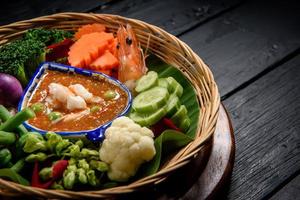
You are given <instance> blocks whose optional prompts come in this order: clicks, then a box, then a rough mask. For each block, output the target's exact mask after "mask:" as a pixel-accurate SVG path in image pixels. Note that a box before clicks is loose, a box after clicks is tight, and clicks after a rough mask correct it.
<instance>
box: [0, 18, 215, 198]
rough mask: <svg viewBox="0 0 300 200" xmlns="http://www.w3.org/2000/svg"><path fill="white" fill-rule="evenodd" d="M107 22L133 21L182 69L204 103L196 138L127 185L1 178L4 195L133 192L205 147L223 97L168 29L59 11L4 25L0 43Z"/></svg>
mask: <svg viewBox="0 0 300 200" xmlns="http://www.w3.org/2000/svg"><path fill="white" fill-rule="evenodd" d="M95 22H99V23H103V24H105V25H106V26H107V28H108V29H109V31H112V32H116V30H117V29H118V27H119V26H120V25H125V24H126V23H129V24H131V25H132V27H133V29H134V30H135V32H136V34H137V38H138V40H139V42H140V43H141V45H142V46H143V47H145V48H146V47H147V48H148V49H149V50H150V51H151V52H152V53H153V54H155V55H156V56H158V57H159V58H161V59H162V60H164V61H165V62H167V63H169V64H171V65H173V66H175V67H177V68H178V69H180V70H181V71H182V72H183V74H184V75H185V76H186V77H187V78H188V79H189V80H190V81H191V83H192V84H193V86H194V88H195V90H196V93H197V97H198V100H199V105H200V107H201V108H200V113H201V115H200V117H199V121H198V128H197V133H196V136H195V140H194V141H193V142H191V143H190V144H188V145H187V146H186V147H184V148H182V149H181V150H180V151H179V152H178V153H177V154H176V155H175V156H174V157H173V158H171V159H170V160H169V161H168V162H167V163H165V164H164V166H163V167H162V168H161V169H160V170H159V171H158V172H157V173H156V174H154V175H151V176H148V177H145V178H143V179H140V180H137V181H135V182H133V183H130V184H128V185H125V186H119V187H114V188H110V189H104V190H97V191H80V192H75V191H58V190H45V189H39V188H33V187H28V186H22V185H19V184H17V183H13V182H10V181H5V180H3V179H0V194H1V195H5V196H15V195H24V194H27V195H32V196H39V197H46V198H73V199H74V198H83V197H85V198H86V197H88V198H107V197H113V196H116V195H119V194H124V193H130V192H134V191H135V190H138V189H139V188H140V187H144V186H147V185H153V184H158V183H159V182H161V181H163V180H164V179H166V177H167V176H168V175H169V173H171V172H173V171H174V170H176V169H178V168H180V167H182V166H184V165H185V164H187V163H188V162H189V161H190V160H191V159H192V158H193V157H195V156H196V155H197V153H198V152H199V151H200V150H201V149H202V147H203V145H204V144H205V142H206V141H208V140H209V139H210V138H211V136H212V134H213V132H214V130H215V126H216V122H217V117H218V110H219V104H220V97H219V93H218V88H217V85H216V83H215V81H214V78H213V76H212V73H211V71H210V70H209V68H208V67H207V65H206V64H205V63H204V62H203V61H202V60H201V59H200V58H199V57H198V56H197V55H196V54H195V53H194V52H193V51H192V50H191V49H190V48H189V47H188V46H187V45H186V44H185V43H184V42H182V41H180V40H179V39H178V38H176V37H175V36H173V35H171V34H169V33H167V32H165V31H164V30H162V29H160V28H158V27H156V26H153V25H150V24H147V23H145V22H142V21H139V20H134V19H128V18H124V17H121V16H116V15H106V14H85V13H59V14H54V15H49V16H44V17H39V18H35V19H31V20H26V21H20V22H16V23H13V24H9V25H5V26H1V27H0V45H1V44H4V43H6V42H9V41H10V40H13V39H15V38H17V37H20V36H21V35H22V34H23V33H24V32H25V31H26V30H27V29H30V28H36V27H45V28H58V29H64V30H76V29H77V28H78V27H80V26H82V25H83V24H88V23H95Z"/></svg>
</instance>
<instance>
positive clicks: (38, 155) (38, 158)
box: [25, 152, 48, 162]
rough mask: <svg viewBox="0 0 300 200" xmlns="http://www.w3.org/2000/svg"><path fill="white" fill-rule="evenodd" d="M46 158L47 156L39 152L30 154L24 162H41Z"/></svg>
mask: <svg viewBox="0 0 300 200" xmlns="http://www.w3.org/2000/svg"><path fill="white" fill-rule="evenodd" d="M47 158H48V156H47V154H45V153H42V152H39V153H36V154H30V155H29V156H27V157H26V158H25V161H26V162H35V161H39V162H43V161H45V160H46V159H47Z"/></svg>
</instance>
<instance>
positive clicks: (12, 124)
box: [0, 108, 35, 132]
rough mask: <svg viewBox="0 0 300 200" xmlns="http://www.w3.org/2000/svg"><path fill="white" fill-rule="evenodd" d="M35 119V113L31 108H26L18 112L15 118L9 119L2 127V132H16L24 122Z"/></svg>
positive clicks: (0, 127)
mask: <svg viewBox="0 0 300 200" xmlns="http://www.w3.org/2000/svg"><path fill="white" fill-rule="evenodd" d="M32 117H35V114H34V112H33V111H32V110H31V109H30V108H25V109H23V110H21V111H20V112H18V113H17V114H16V115H15V116H13V117H11V118H9V119H8V120H6V121H5V122H4V123H2V124H1V125H0V131H8V132H10V131H14V130H16V129H17V127H18V126H20V125H21V124H22V123H23V122H24V121H26V120H28V119H30V118H32Z"/></svg>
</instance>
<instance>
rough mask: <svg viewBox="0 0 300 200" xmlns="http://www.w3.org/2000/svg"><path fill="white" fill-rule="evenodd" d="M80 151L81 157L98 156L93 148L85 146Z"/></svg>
mask: <svg viewBox="0 0 300 200" xmlns="http://www.w3.org/2000/svg"><path fill="white" fill-rule="evenodd" d="M80 153H81V157H83V158H87V157H90V156H99V152H98V151H96V150H93V149H87V148H83V149H82V150H81V152H80Z"/></svg>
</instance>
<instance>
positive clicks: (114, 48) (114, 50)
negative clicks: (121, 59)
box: [108, 38, 118, 57]
mask: <svg viewBox="0 0 300 200" xmlns="http://www.w3.org/2000/svg"><path fill="white" fill-rule="evenodd" d="M117 45H118V38H115V39H114V41H113V42H112V43H111V44H110V45H109V47H108V48H109V51H110V52H111V53H112V54H113V55H114V56H115V57H118V52H117Z"/></svg>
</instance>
